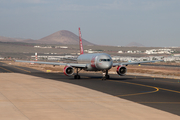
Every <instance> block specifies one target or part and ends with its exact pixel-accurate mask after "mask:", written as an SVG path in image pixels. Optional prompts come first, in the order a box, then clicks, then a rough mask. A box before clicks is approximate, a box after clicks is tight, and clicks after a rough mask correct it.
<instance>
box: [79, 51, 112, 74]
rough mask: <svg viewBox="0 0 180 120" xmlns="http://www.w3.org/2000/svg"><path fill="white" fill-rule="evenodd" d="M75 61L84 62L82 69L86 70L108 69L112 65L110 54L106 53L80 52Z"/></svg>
mask: <svg viewBox="0 0 180 120" xmlns="http://www.w3.org/2000/svg"><path fill="white" fill-rule="evenodd" d="M77 62H78V63H79V64H86V65H87V67H86V68H85V69H84V70H87V71H100V70H101V71H102V70H109V69H111V67H112V65H113V62H112V58H111V56H110V55H108V54H106V53H93V54H82V55H80V56H78V58H77Z"/></svg>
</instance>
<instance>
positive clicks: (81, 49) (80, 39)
mask: <svg viewBox="0 0 180 120" xmlns="http://www.w3.org/2000/svg"><path fill="white" fill-rule="evenodd" d="M79 47H80V54H84V50H83V45H82V38H81V30H80V27H79Z"/></svg>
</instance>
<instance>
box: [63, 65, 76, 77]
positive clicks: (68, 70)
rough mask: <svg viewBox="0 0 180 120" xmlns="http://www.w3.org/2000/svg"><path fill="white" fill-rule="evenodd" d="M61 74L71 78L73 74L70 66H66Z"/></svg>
mask: <svg viewBox="0 0 180 120" xmlns="http://www.w3.org/2000/svg"><path fill="white" fill-rule="evenodd" d="M63 72H64V74H65V75H66V76H71V75H73V73H74V69H73V67H71V66H66V67H64V69H63Z"/></svg>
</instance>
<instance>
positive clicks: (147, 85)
mask: <svg viewBox="0 0 180 120" xmlns="http://www.w3.org/2000/svg"><path fill="white" fill-rule="evenodd" d="M127 69H128V67H127ZM0 73H22V74H28V75H32V76H38V77H42V78H48V79H51V80H56V81H63V82H67V83H72V84H76V85H80V86H83V87H86V88H90V89H93V90H97V91H100V92H103V93H107V94H110V95H113V96H116V97H120V98H124V99H127V100H130V101H133V102H137V103H140V104H143V105H146V106H150V107H153V108H156V109H159V110H163V111H167V112H170V113H173V114H176V115H179V116H180V83H179V82H180V80H178V79H164V78H154V77H144V76H143V77H142V76H118V75H116V74H110V79H109V80H106V81H102V80H101V77H102V75H101V74H98V73H97V74H93V73H80V74H79V75H81V79H74V78H73V76H72V77H67V76H65V75H64V74H63V73H44V72H41V71H38V70H34V69H31V68H25V67H19V66H13V65H8V64H4V63H0ZM120 109H121V108H120Z"/></svg>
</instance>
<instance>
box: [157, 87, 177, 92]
mask: <svg viewBox="0 0 180 120" xmlns="http://www.w3.org/2000/svg"><path fill="white" fill-rule="evenodd" d="M159 89H161V90H165V91H169V92H175V93H180V91H176V90H170V89H166V88H159Z"/></svg>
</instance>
